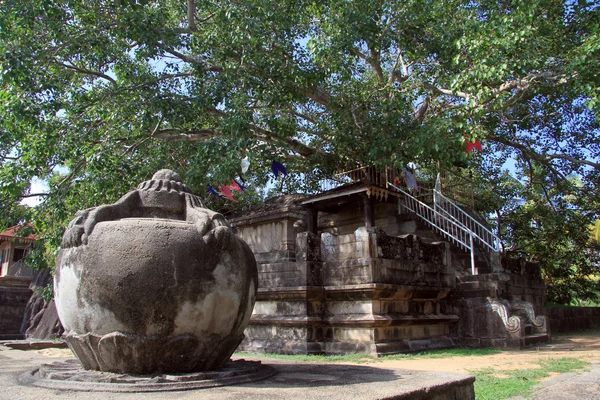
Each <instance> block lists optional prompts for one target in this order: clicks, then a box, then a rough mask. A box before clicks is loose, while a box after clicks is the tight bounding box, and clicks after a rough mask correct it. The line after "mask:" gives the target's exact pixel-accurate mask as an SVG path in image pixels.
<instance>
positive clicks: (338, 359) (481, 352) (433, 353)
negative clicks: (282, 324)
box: [234, 349, 502, 364]
mask: <svg viewBox="0 0 600 400" xmlns="http://www.w3.org/2000/svg"><path fill="white" fill-rule="evenodd" d="M501 352H502V350H498V349H448V350H430V351H424V352H421V353H411V354H392V355H389V356H383V357H380V358H377V357H374V356H369V355H365V354H342V355H329V356H326V355H303V354H298V355H290V354H251V353H244V352H239V353H235V354H234V356H236V357H242V358H243V357H259V358H260V357H263V358H276V359H280V360H289V361H301V362H315V363H358V364H363V363H369V362H370V363H372V362H379V361H385V360H420V359H427V358H447V357H472V356H489V355H491V354H498V353H501Z"/></svg>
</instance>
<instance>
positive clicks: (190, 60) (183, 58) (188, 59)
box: [156, 43, 225, 72]
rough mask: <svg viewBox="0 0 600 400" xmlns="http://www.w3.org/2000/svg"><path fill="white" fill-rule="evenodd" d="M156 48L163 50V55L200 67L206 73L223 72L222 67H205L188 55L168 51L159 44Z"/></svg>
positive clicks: (201, 61)
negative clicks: (166, 54)
mask: <svg viewBox="0 0 600 400" xmlns="http://www.w3.org/2000/svg"><path fill="white" fill-rule="evenodd" d="M156 47H158V48H159V49H161V50H163V51H164V52H165V53H168V54H170V55H172V56H173V57H176V58H179V59H180V60H181V61H184V62H186V63H190V64H196V65H202V66H203V67H204V68H205V69H206V70H207V71H211V72H223V71H225V68H223V67H220V66H217V65H206V63H205V62H204V61H203V60H199V59H197V58H195V57H190V56H188V55H185V54H183V53H180V52H178V51H177V50H173V49H169V48H168V47H165V46H163V45H162V44H160V43H158V44H156Z"/></svg>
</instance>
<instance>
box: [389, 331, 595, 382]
mask: <svg viewBox="0 0 600 400" xmlns="http://www.w3.org/2000/svg"><path fill="white" fill-rule="evenodd" d="M565 357H569V358H577V359H579V360H583V361H593V360H600V335H599V334H598V333H595V334H577V336H560V337H554V338H552V342H551V343H550V344H547V345H542V346H539V347H531V348H527V349H524V350H507V351H503V352H502V353H498V354H492V355H486V356H472V357H449V358H445V357H444V358H434V359H417V360H397V361H395V360H390V361H384V363H385V366H386V367H391V368H407V369H415V370H427V371H445V372H459V373H468V372H469V371H473V370H477V369H484V368H494V369H496V370H514V369H531V368H536V367H537V366H536V365H532V363H535V362H537V361H542V360H548V359H553V358H565Z"/></svg>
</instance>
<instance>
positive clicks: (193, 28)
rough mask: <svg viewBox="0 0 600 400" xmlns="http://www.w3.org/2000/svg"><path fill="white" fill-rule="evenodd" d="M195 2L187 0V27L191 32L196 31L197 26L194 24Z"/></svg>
mask: <svg viewBox="0 0 600 400" xmlns="http://www.w3.org/2000/svg"><path fill="white" fill-rule="evenodd" d="M194 14H196V4H194V0H187V18H188V28H189V30H190V31H191V32H197V31H198V27H197V26H196V17H195V15H194Z"/></svg>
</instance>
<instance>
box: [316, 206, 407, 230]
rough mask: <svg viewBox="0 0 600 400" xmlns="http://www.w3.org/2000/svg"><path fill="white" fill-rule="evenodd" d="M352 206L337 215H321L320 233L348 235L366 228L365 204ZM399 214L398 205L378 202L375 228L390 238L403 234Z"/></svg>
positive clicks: (325, 213)
mask: <svg viewBox="0 0 600 400" xmlns="http://www.w3.org/2000/svg"><path fill="white" fill-rule="evenodd" d="M352 204H353V207H346V208H343V209H340V210H339V211H337V212H335V213H331V212H330V213H327V212H321V213H319V221H318V230H319V232H327V233H331V234H334V235H348V234H353V233H354V231H356V230H357V229H358V228H360V227H362V226H364V225H365V221H364V210H363V207H364V205H363V203H362V202H355V203H352ZM397 214H398V205H397V204H396V203H385V202H377V203H375V204H374V215H375V226H376V227H378V228H380V229H381V230H383V231H384V232H385V233H387V234H388V235H390V236H396V235H399V234H401V233H403V232H400V231H399V225H398V220H397V217H396V216H397Z"/></svg>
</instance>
